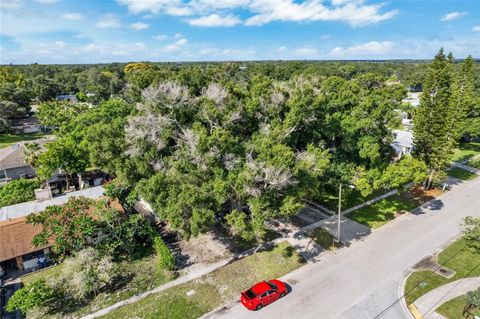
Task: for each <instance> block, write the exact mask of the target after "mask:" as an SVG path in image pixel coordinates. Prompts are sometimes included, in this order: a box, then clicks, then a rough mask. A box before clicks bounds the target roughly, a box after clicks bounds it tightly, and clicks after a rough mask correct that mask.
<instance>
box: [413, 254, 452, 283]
mask: <svg viewBox="0 0 480 319" xmlns="http://www.w3.org/2000/svg"><path fill="white" fill-rule="evenodd" d="M413 269H414V270H431V271H434V272H435V273H436V274H438V275H440V276H442V277H445V278H452V277H453V276H454V275H455V271H453V270H451V269H449V268H447V267H444V266H442V265H440V264H439V263H438V259H437V256H436V255H435V256H428V257H425V258H423V259H422V260H420V261H419V262H418V263H417V264H415V266H413Z"/></svg>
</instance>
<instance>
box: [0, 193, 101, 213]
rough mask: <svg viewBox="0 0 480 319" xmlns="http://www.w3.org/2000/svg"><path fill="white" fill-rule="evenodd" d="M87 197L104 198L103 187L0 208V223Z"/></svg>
mask: <svg viewBox="0 0 480 319" xmlns="http://www.w3.org/2000/svg"><path fill="white" fill-rule="evenodd" d="M79 196H83V197H87V198H91V199H97V198H100V197H102V196H103V187H102V186H97V187H92V188H87V189H83V190H80V191H76V192H71V193H67V194H66V195H62V196H58V197H54V198H52V199H49V200H45V201H42V202H37V201H32V202H25V203H20V204H15V205H11V206H5V207H2V208H0V222H3V221H7V220H9V219H13V218H18V217H22V216H27V215H30V214H32V213H38V212H41V211H42V210H44V209H45V208H47V206H51V205H61V204H65V203H66V202H67V201H68V199H69V198H71V197H79Z"/></svg>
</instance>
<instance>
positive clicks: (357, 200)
mask: <svg viewBox="0 0 480 319" xmlns="http://www.w3.org/2000/svg"><path fill="white" fill-rule="evenodd" d="M386 192H388V191H387V190H378V191H375V192H374V193H372V194H370V195H369V196H367V197H363V196H362V194H360V192H359V191H358V190H357V189H350V188H348V187H343V190H342V210H345V209H348V208H350V207H353V206H356V205H359V204H363V203H365V202H367V201H369V200H370V199H372V198H375V197H378V196H380V195H383V194H385V193H386ZM315 200H316V201H318V203H320V204H324V205H325V206H327V207H328V208H330V209H331V210H333V211H337V210H338V189H335V190H327V191H325V192H323V194H322V195H321V196H320V198H315Z"/></svg>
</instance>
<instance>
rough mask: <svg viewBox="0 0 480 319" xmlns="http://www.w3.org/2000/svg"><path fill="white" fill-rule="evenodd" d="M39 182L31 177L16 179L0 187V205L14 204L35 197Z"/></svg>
mask: <svg viewBox="0 0 480 319" xmlns="http://www.w3.org/2000/svg"><path fill="white" fill-rule="evenodd" d="M39 187H40V182H38V181H37V180H33V179H16V180H13V181H11V182H9V183H8V184H7V185H5V186H3V187H0V206H2V207H3V206H8V205H14V204H18V203H23V202H28V201H31V200H34V199H35V192H34V190H35V189H36V188H39Z"/></svg>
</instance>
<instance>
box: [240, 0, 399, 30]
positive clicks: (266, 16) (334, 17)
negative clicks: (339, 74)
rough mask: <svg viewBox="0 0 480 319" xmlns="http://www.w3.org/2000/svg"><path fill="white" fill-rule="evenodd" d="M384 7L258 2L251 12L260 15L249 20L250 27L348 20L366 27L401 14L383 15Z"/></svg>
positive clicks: (354, 3) (283, 0) (359, 3)
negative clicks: (277, 23)
mask: <svg viewBox="0 0 480 319" xmlns="http://www.w3.org/2000/svg"><path fill="white" fill-rule="evenodd" d="M382 6H383V5H382V4H371V5H367V4H364V3H363V1H349V2H347V3H345V4H344V3H343V2H342V3H341V4H340V5H338V6H333V7H327V6H325V5H324V4H322V3H320V2H319V1H316V0H306V1H303V2H294V1H293V0H278V1H269V0H257V1H255V2H254V3H252V5H251V6H250V7H251V10H252V11H253V12H255V13H256V14H255V15H254V16H252V17H250V18H248V19H247V21H246V25H263V24H266V23H269V22H272V21H296V22H299V21H346V22H347V23H349V24H350V25H352V26H362V25H367V24H372V23H377V22H380V21H383V20H387V19H391V18H392V17H394V16H395V15H396V14H397V13H398V11H397V10H391V11H387V12H385V13H382V12H381V8H382Z"/></svg>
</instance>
